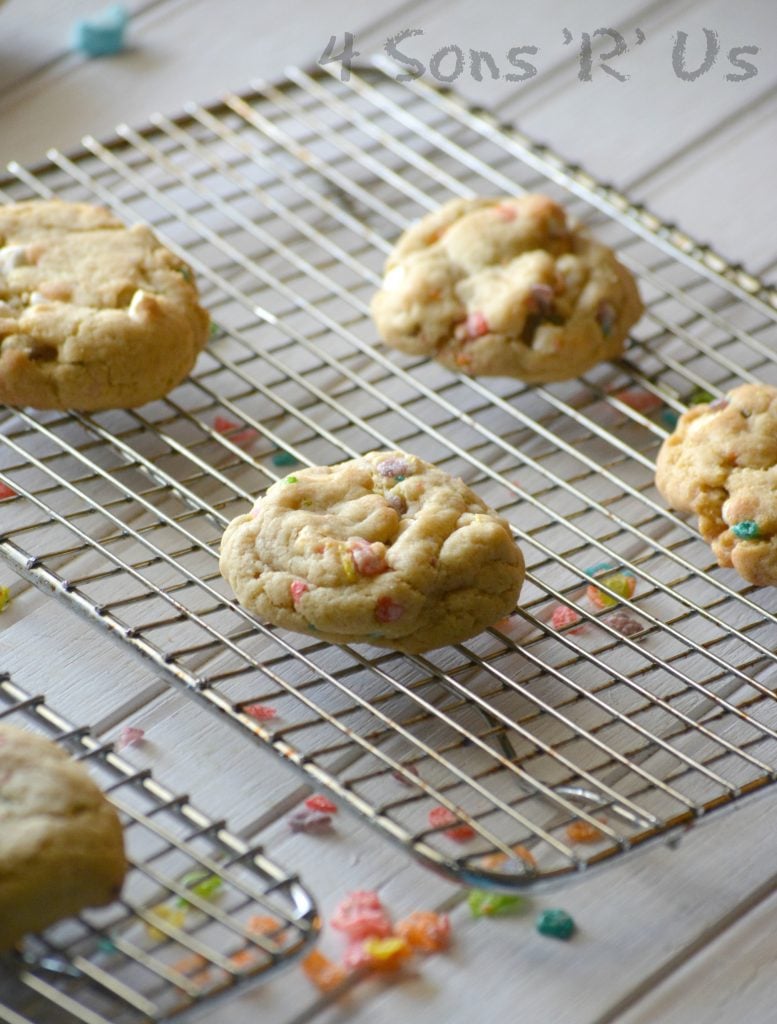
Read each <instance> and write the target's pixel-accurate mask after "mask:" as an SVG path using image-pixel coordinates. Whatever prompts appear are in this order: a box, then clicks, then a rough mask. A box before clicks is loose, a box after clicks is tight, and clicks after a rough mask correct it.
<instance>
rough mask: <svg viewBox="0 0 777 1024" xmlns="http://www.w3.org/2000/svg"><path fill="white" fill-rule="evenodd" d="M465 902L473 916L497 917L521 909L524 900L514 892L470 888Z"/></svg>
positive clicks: (523, 905)
mask: <svg viewBox="0 0 777 1024" xmlns="http://www.w3.org/2000/svg"><path fill="white" fill-rule="evenodd" d="M467 903H468V904H469V909H470V912H471V913H472V916H473V917H499V916H501V915H502V914H512V913H515V912H516V911H520V910H523V909H524V907H525V904H526V900H525V899H524V898H523V896H516V895H515V894H508V893H503V892H491V891H489V890H488V889H472V890H470V893H469V895H468V896H467Z"/></svg>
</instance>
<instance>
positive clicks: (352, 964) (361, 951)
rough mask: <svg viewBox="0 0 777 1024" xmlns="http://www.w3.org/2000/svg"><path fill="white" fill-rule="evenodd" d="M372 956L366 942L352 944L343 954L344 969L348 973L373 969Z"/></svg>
mask: <svg viewBox="0 0 777 1024" xmlns="http://www.w3.org/2000/svg"><path fill="white" fill-rule="evenodd" d="M371 966H372V964H371V962H370V955H369V953H368V952H367V950H366V949H365V948H364V942H352V943H351V944H350V946H349V947H348V949H346V951H345V953H344V954H343V967H345V969H346V970H348V971H360V970H364V969H366V968H368V967H371Z"/></svg>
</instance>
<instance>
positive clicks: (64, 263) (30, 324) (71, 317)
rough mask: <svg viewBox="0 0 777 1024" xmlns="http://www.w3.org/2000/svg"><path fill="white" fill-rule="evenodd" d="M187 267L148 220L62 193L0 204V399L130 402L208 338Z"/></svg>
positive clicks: (175, 378)
mask: <svg viewBox="0 0 777 1024" xmlns="http://www.w3.org/2000/svg"><path fill="white" fill-rule="evenodd" d="M208 322H209V319H208V314H207V313H206V311H205V310H204V309H203V308H202V307H201V306H200V304H199V300H198V295H197V288H196V285H195V284H194V280H193V276H192V272H191V270H190V269H189V267H187V266H186V264H185V263H183V262H182V261H181V260H179V259H178V257H177V256H174V255H173V254H172V253H171V252H169V251H168V250H167V249H165V248H164V247H163V246H162V245H161V244H160V242H159V241H158V240H157V239H156V237H155V236H154V234H153V232H152V231H151V230H150V229H149V228H147V227H145V226H143V225H136V226H135V227H132V228H127V227H125V226H124V225H123V224H122V223H121V221H119V220H116V218H115V217H114V216H113V215H112V214H111V213H109V212H108V210H106V209H104V208H102V207H98V206H90V205H88V204H86V203H65V202H61V201H59V200H48V201H45V202H38V201H36V202H25V203H13V204H10V205H8V206H0V402H5V403H7V404H9V405H22V406H24V405H26V406H32V407H33V408H36V409H79V410H83V411H95V410H98V409H111V408H132V407H134V406H138V405H143V404H144V403H145V402H149V401H151V400H153V399H156V398H162V397H163V396H164V395H166V394H167V392H168V391H170V390H171V389H172V388H174V387H175V386H176V384H179V383H180V382H181V381H182V380H183V379H184V378H185V377H186V376H187V375H188V373H189V371H190V370H191V369H192V367H193V366H194V363H195V361H196V359H197V356H198V354H199V352H200V351H201V349H202V348H203V346H204V345H205V342H206V341H207V338H208Z"/></svg>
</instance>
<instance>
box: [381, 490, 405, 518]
mask: <svg viewBox="0 0 777 1024" xmlns="http://www.w3.org/2000/svg"><path fill="white" fill-rule="evenodd" d="M386 504H387V505H390V506H391V507H392V508H393V509H394V511H395V512H396V513H397V515H398V516H403V515H404V514H405V512H407V502H406V501H405V499H404V498H403V497H402V495H401V494H390V495H389V496H388V497H387V498H386Z"/></svg>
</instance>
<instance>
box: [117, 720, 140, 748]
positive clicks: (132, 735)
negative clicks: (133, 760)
mask: <svg viewBox="0 0 777 1024" xmlns="http://www.w3.org/2000/svg"><path fill="white" fill-rule="evenodd" d="M145 735H146V734H145V732H144V731H143V730H142V729H138V728H136V727H135V726H133V725H126V726H125V727H124V728H123V729H122V730H121V732H120V733H119V738H118V739H117V740H116V742H115V743H114V748H115V749H116V750H124V749H125V748H126V747H135V746H137V745H138V743H141V742H142V740H143V737H144V736H145Z"/></svg>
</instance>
